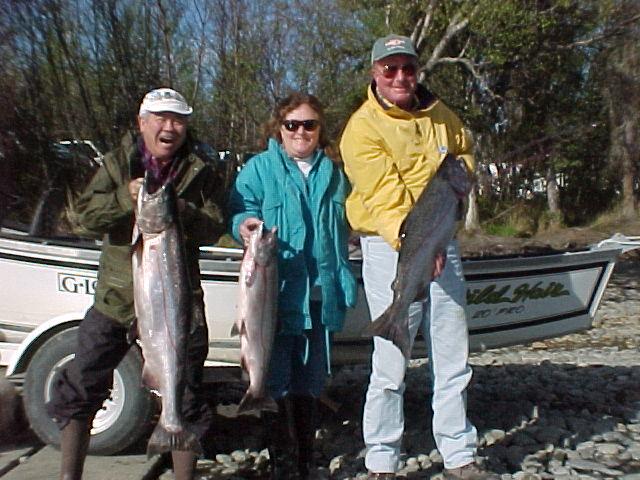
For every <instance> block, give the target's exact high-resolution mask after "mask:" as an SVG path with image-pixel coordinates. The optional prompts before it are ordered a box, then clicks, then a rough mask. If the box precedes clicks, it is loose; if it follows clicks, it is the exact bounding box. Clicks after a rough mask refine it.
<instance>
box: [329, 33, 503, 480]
mask: <svg viewBox="0 0 640 480" xmlns="http://www.w3.org/2000/svg"><path fill="white" fill-rule="evenodd" d="M417 57H418V56H417V54H416V51H415V49H414V47H413V44H412V42H411V40H410V39H409V38H407V37H403V36H400V35H388V36H386V37H383V38H379V39H378V40H377V41H376V42H375V44H374V46H373V50H372V53H371V62H372V70H371V72H372V82H371V85H370V86H369V90H368V99H367V100H366V101H365V102H364V103H363V104H362V106H361V107H360V108H359V109H358V110H357V111H356V112H355V113H354V114H353V115H352V116H351V118H350V119H349V122H348V123H347V126H346V128H345V130H344V133H343V135H342V139H341V142H340V150H341V154H342V158H343V161H344V165H345V171H346V173H347V176H348V177H349V179H350V180H351V183H352V186H353V190H352V193H351V194H350V196H349V197H348V199H347V217H348V219H349V222H350V224H351V227H352V228H353V230H355V231H357V232H359V233H361V235H362V236H361V245H362V255H363V265H362V275H363V280H364V286H365V292H366V296H367V302H368V304H369V310H370V312H371V318H372V319H375V318H377V317H378V316H380V315H381V314H382V313H383V312H384V311H385V309H386V308H387V307H388V306H389V305H390V304H391V302H392V300H393V292H392V289H391V284H392V282H393V280H394V278H395V275H396V267H397V262H398V252H397V250H398V249H399V248H400V240H399V238H400V231H401V228H402V224H403V222H404V220H405V218H406V217H407V215H408V214H409V212H410V211H411V208H412V207H413V205H414V203H415V202H416V200H417V199H418V197H419V196H420V194H421V193H422V191H423V190H424V188H425V186H426V185H427V184H428V183H429V181H430V180H431V179H432V178H433V177H434V175H435V173H436V171H437V169H438V167H439V165H440V163H441V162H442V160H443V159H444V158H445V157H446V156H447V155H454V156H456V157H459V158H461V159H462V160H464V162H465V164H466V165H467V168H468V169H469V171H470V172H472V171H473V167H474V160H473V156H472V152H471V142H470V140H469V138H468V136H467V135H466V134H465V131H464V128H463V125H462V123H461V122H460V120H459V119H458V117H457V116H456V115H455V114H454V113H453V112H452V111H451V110H449V108H447V106H446V105H444V103H442V102H441V101H440V100H438V99H437V98H436V97H435V96H434V95H432V94H431V93H430V92H428V91H427V90H426V89H425V88H424V87H423V86H422V85H419V84H418V81H417ZM437 264H438V266H437V268H436V272H435V273H436V275H437V277H436V279H435V280H434V281H433V282H431V285H430V289H429V295H428V296H427V298H426V300H424V301H420V302H415V303H413V304H412V305H411V308H410V309H409V329H410V332H411V335H412V339H413V338H415V335H416V333H417V331H418V329H419V328H422V331H423V332H424V335H425V338H426V339H427V347H428V352H429V365H430V367H431V374H432V380H433V400H432V407H433V412H434V413H433V424H432V428H433V436H434V439H435V442H436V446H437V447H438V450H439V451H440V453H441V455H442V457H443V460H444V466H445V470H444V474H445V478H452V479H485V478H497V476H496V475H493V474H489V473H487V472H485V471H483V470H482V469H481V468H480V467H479V466H478V465H477V464H476V462H475V452H476V440H477V432H476V429H475V427H474V426H473V425H472V424H471V423H470V422H469V420H468V419H467V416H466V401H465V394H464V391H465V389H466V387H467V385H468V383H469V381H470V379H471V373H472V372H471V368H470V367H469V365H468V351H469V346H468V330H467V323H466V317H465V301H466V299H465V294H466V293H465V285H464V277H463V274H462V265H461V261H460V254H459V251H458V245H457V242H456V241H455V240H454V241H452V242H451V243H450V244H449V245H448V247H447V250H446V252H443V255H442V257H441V259H440V261H439V262H437ZM425 274H427V272H425ZM406 367H407V361H406V359H405V357H404V356H403V355H402V353H401V352H400V350H399V349H398V348H397V347H395V345H393V343H391V342H390V341H388V340H386V339H384V338H381V337H374V351H373V357H372V371H371V377H370V380H369V387H368V390H367V397H366V403H365V406H364V414H363V422H362V428H363V434H364V441H365V443H366V446H367V454H366V458H365V465H366V467H367V469H368V471H369V478H395V471H396V469H397V466H398V459H399V455H400V446H401V439H402V434H403V430H404V415H403V393H404V389H405V384H404V375H405V371H406ZM425 407H426V406H425Z"/></svg>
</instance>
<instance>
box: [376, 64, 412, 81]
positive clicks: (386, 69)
mask: <svg viewBox="0 0 640 480" xmlns="http://www.w3.org/2000/svg"><path fill="white" fill-rule="evenodd" d="M398 70H402V73H403V74H404V75H405V76H407V77H413V76H414V75H415V74H416V72H417V71H418V66H417V65H416V64H415V63H403V64H402V65H383V66H382V76H383V77H384V78H394V77H395V76H396V75H397V74H398Z"/></svg>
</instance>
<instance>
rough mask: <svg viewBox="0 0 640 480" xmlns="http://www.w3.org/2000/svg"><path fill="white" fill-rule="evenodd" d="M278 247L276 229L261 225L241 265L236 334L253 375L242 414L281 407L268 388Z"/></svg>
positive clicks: (243, 361) (245, 365)
mask: <svg viewBox="0 0 640 480" xmlns="http://www.w3.org/2000/svg"><path fill="white" fill-rule="evenodd" d="M277 249H278V238H277V234H276V228H275V227H274V228H273V229H272V230H271V231H268V230H267V231H264V230H263V225H262V224H260V225H259V226H258V228H256V229H255V230H253V231H252V232H251V238H250V240H249V244H248V245H247V248H246V249H245V251H244V256H243V258H242V264H241V265H240V285H239V294H238V307H237V308H238V310H237V316H236V324H235V325H234V333H236V334H240V358H241V360H240V362H241V364H242V368H243V369H244V371H245V372H247V373H248V374H249V388H248V389H247V392H246V393H245V395H244V397H243V398H242V400H241V401H240V404H239V405H238V413H244V412H250V411H260V410H272V411H277V410H278V406H277V404H276V402H275V401H274V400H273V398H271V396H270V395H269V394H268V392H267V388H266V383H267V375H268V373H269V361H270V360H271V349H272V347H273V339H274V337H275V333H276V325H277V317H276V311H277V302H278V260H277V256H276V254H277Z"/></svg>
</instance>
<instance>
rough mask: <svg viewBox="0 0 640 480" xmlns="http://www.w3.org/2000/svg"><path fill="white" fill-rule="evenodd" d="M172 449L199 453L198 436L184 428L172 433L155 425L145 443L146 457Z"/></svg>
mask: <svg viewBox="0 0 640 480" xmlns="http://www.w3.org/2000/svg"><path fill="white" fill-rule="evenodd" d="M173 450H181V451H188V452H193V453H196V454H198V455H200V454H201V453H202V446H201V445H200V441H199V440H198V437H196V435H195V434H194V433H192V432H190V431H189V430H187V429H186V428H183V429H182V430H180V431H178V432H173V433H172V432H169V431H168V430H167V429H165V428H164V427H163V426H162V425H160V424H158V425H156V428H155V430H154V431H153V433H152V434H151V438H150V439H149V444H148V445H147V457H148V458H151V457H152V456H153V455H158V454H161V453H165V452H171V451H173Z"/></svg>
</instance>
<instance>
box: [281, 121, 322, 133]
mask: <svg viewBox="0 0 640 480" xmlns="http://www.w3.org/2000/svg"><path fill="white" fill-rule="evenodd" d="M319 125H320V122H318V120H285V121H283V122H282V126H283V127H284V128H285V129H286V130H287V131H289V132H295V131H297V130H298V128H300V127H301V126H302V128H304V129H305V130H306V131H307V132H313V131H314V130H315V129H316V128H318V126H319Z"/></svg>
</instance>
